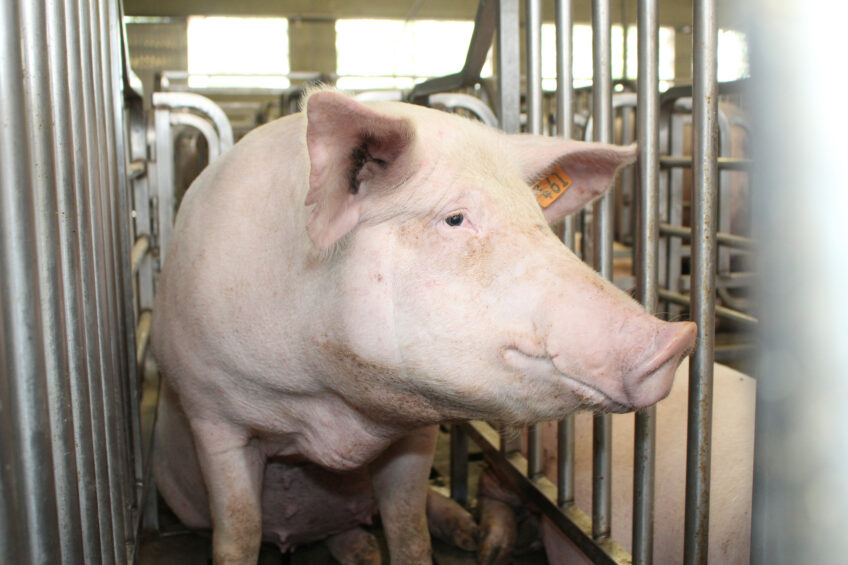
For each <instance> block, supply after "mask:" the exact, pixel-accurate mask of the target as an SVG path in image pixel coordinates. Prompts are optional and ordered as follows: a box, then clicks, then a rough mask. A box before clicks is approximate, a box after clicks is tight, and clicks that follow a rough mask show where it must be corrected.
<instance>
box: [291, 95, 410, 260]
mask: <svg viewBox="0 0 848 565" xmlns="http://www.w3.org/2000/svg"><path fill="white" fill-rule="evenodd" d="M306 120H307V125H306V146H307V150H308V151H309V161H310V171H309V191H308V192H307V194H306V202H305V204H306V205H307V206H311V205H313V204H314V205H315V208H313V210H312V215H311V216H310V217H309V221H308V223H307V225H306V231H307V233H308V234H309V238H310V239H311V240H312V242H313V243H314V244H315V245H316V246H317V247H319V248H320V249H327V248H329V247H330V246H332V245H333V244H334V243H335V242H336V241H338V240H339V238H341V237H342V236H344V235H345V234H346V233H348V232H349V231H351V230H352V229H353V228H354V227H356V225H357V224H358V223H359V219H360V217H361V215H362V206H363V203H364V202H365V201H367V200H368V199H369V198H371V197H372V196H373V195H374V194H376V193H378V192H379V191H380V190H381V189H385V188H387V187H390V186H396V185H397V184H399V183H400V181H401V180H402V178H403V176H404V172H403V171H404V170H406V169H407V168H408V163H406V161H408V158H409V157H408V155H407V153H408V151H407V150H408V149H409V147H410V144H411V142H412V140H413V137H414V129H413V126H412V124H411V122H410V121H409V120H406V119H404V118H400V117H395V116H390V115H387V114H382V113H380V112H377V111H375V110H373V109H372V108H369V107H367V106H365V105H363V104H360V103H359V102H356V101H355V100H353V99H351V98H349V97H347V96H345V95H343V94H340V93H337V92H332V91H321V92H316V93H315V94H312V95H311V96H310V97H309V98H308V99H307V101H306Z"/></svg>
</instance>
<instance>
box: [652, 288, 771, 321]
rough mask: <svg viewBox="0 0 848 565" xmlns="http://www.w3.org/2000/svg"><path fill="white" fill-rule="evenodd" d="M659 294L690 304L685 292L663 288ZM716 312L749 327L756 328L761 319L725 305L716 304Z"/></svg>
mask: <svg viewBox="0 0 848 565" xmlns="http://www.w3.org/2000/svg"><path fill="white" fill-rule="evenodd" d="M659 295H660V300H664V301H666V302H671V303H673V304H680V305H681V306H689V297H688V296H685V295H683V294H678V293H676V292H671V291H668V290H665V289H663V288H661V289H659ZM715 313H716V316H718V317H720V318H725V319H727V320H732V321H734V322H737V323H738V324H740V325H742V326H745V327H747V328H751V329H754V328H756V327H757V324H759V320H758V319H757V318H755V317H753V316H749V315H748V314H745V313H742V312H737V311H736V310H732V309H730V308H726V307H724V306H716V308H715Z"/></svg>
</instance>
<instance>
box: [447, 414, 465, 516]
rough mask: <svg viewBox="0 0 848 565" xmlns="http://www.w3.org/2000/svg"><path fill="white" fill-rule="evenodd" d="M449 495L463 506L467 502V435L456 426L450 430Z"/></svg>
mask: <svg viewBox="0 0 848 565" xmlns="http://www.w3.org/2000/svg"><path fill="white" fill-rule="evenodd" d="M450 495H451V498H452V499H454V500H455V501H457V502H458V503H460V504H461V505H463V506H465V505H466V503H467V502H468V435H467V434H466V433H465V430H463V428H462V427H461V426H460V425H458V424H454V425H452V426H451V428H450Z"/></svg>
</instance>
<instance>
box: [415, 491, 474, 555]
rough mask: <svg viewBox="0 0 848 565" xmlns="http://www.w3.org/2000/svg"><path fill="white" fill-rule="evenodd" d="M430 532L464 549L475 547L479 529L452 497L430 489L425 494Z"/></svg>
mask: <svg viewBox="0 0 848 565" xmlns="http://www.w3.org/2000/svg"><path fill="white" fill-rule="evenodd" d="M427 521H428V523H429V527H430V534H431V535H432V536H433V537H434V538H436V539H438V540H441V541H443V542H445V543H449V544H452V545H454V546H456V547H458V548H459V549H463V550H465V551H474V550H475V549H477V539H478V538H479V537H480V529H479V528H478V527H477V523H476V522H474V518H472V517H471V514H470V513H469V512H468V511H467V510H466V509H465V508H463V507H462V506H460V505H459V504H457V503H456V502H455V501H454V500H453V499H451V498H448V497H447V496H445V495H443V494H441V493H439V492H437V491H435V490H433V489H430V491H429V493H428V494H427Z"/></svg>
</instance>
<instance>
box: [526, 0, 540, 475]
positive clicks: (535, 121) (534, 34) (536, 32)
mask: <svg viewBox="0 0 848 565" xmlns="http://www.w3.org/2000/svg"><path fill="white" fill-rule="evenodd" d="M524 7H525V18H524V22H525V26H526V27H525V34H524V35H525V39H526V40H527V43H526V49H525V57H526V59H525V60H526V62H527V65H526V69H527V98H526V99H527V131H528V133H532V134H536V135H541V134H542V2H541V0H525V4H524ZM541 473H542V435H541V430H540V428H539V425H538V424H534V425H532V426H530V427H529V428H527V476H528V477H537V476H538V475H540V474H541Z"/></svg>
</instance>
